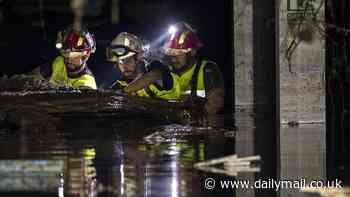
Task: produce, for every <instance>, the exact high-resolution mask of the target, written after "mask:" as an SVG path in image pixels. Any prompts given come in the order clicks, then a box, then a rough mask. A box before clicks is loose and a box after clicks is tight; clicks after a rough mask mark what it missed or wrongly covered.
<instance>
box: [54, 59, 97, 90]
mask: <svg viewBox="0 0 350 197" xmlns="http://www.w3.org/2000/svg"><path fill="white" fill-rule="evenodd" d="M49 82H50V83H53V84H57V85H66V86H70V87H73V88H79V87H89V88H91V89H94V90H96V89H97V86H96V82H95V78H94V77H93V76H91V75H89V74H84V75H82V76H80V77H77V78H69V77H68V75H67V71H66V65H65V64H64V58H63V57H62V56H58V57H57V58H56V59H55V60H54V61H53V63H52V75H51V77H50V81H49Z"/></svg>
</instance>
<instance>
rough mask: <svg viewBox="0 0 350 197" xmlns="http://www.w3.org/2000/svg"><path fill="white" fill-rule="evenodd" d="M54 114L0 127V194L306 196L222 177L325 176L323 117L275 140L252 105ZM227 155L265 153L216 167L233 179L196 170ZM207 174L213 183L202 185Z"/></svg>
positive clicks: (285, 131) (284, 130) (283, 132)
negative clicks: (124, 114)
mask: <svg viewBox="0 0 350 197" xmlns="http://www.w3.org/2000/svg"><path fill="white" fill-rule="evenodd" d="M257 117H260V118H257ZM56 118H57V119H55V118H54V119H49V120H45V121H47V122H45V124H43V122H41V124H39V123H37V122H35V121H32V120H31V119H28V120H26V119H21V120H18V121H20V124H14V122H13V120H12V121H8V122H6V124H2V125H1V129H0V142H1V143H0V177H2V178H1V181H0V196H32V195H35V196H37V195H40V196H59V197H63V196H65V197H66V196H80V197H93V196H172V197H175V196H241V197H242V196H279V195H280V196H309V195H310V194H309V193H302V192H301V191H300V189H296V188H287V189H278V190H277V189H276V188H265V189H252V188H249V189H244V188H238V189H231V188H229V189H222V188H220V185H219V184H220V183H219V182H220V181H221V180H251V181H254V180H259V179H262V180H268V179H269V178H274V177H276V176H277V172H279V175H278V176H279V177H281V179H290V180H299V179H301V178H305V179H307V180H313V179H317V180H325V179H326V174H325V171H326V165H325V161H326V158H325V150H326V147H325V129H324V125H309V126H299V127H282V129H281V132H280V139H281V141H280V142H281V144H280V147H277V146H276V144H273V143H271V142H272V141H271V139H269V138H270V137H271V133H272V129H273V128H272V127H271V125H270V124H267V122H268V121H267V119H268V118H267V117H265V116H263V115H262V116H257V115H256V114H252V113H251V112H250V111H249V110H243V111H239V112H237V113H236V115H235V120H233V116H232V115H229V116H218V117H215V118H211V119H209V121H208V122H207V123H206V124H205V125H204V126H203V125H191V126H190V125H186V124H176V123H171V122H167V123H164V124H163V125H162V124H159V122H157V121H154V120H152V119H147V118H146V117H139V118H136V117H135V119H130V118H129V119H120V117H118V118H116V117H114V116H96V115H93V116H91V115H84V116H82V115H80V117H79V116H74V117H72V116H71V115H64V116H60V117H56ZM257 119H259V121H260V123H258V122H257ZM21 125H22V126H21ZM38 125H41V127H38ZM269 132H270V133H269ZM277 149H278V150H279V151H277ZM274 150H276V152H275V151H274ZM275 153H276V154H277V155H276V154H275ZM233 154H237V155H238V157H246V156H253V155H260V156H261V158H262V159H261V161H260V162H259V163H257V164H255V165H254V166H251V165H249V166H248V167H247V166H245V167H237V166H236V167H227V166H225V163H224V165H223V164H220V165H216V166H215V167H216V169H221V170H223V171H225V170H228V171H230V173H231V174H234V177H233V176H229V175H227V174H225V173H222V172H219V173H214V172H213V170H212V171H210V170H209V171H202V170H198V169H196V168H194V164H196V163H198V162H204V161H208V160H210V159H217V158H221V157H225V156H230V155H233ZM277 158H279V160H278V159H277ZM277 161H279V166H280V167H279V169H280V170H278V168H277V167H276V166H278V165H277ZM242 165H245V164H242ZM254 167H256V168H254ZM214 170H215V169H214ZM230 173H228V174H230ZM271 173H272V174H271ZM208 178H213V179H214V180H215V181H216V187H215V188H214V189H206V188H205V181H206V180H207V179H208ZM276 190H277V192H276ZM312 195H316V194H315V193H312ZM344 195H345V196H346V194H344ZM316 196H318V195H316Z"/></svg>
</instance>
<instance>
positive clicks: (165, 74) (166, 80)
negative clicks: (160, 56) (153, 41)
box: [146, 60, 174, 90]
mask: <svg viewBox="0 0 350 197" xmlns="http://www.w3.org/2000/svg"><path fill="white" fill-rule="evenodd" d="M152 70H159V71H160V72H161V74H162V79H161V80H159V81H157V82H156V83H155V84H154V85H156V86H157V88H158V89H161V90H170V89H171V88H172V87H173V83H174V82H173V78H172V76H171V74H170V70H169V68H168V67H167V66H166V65H164V64H162V63H161V62H160V61H156V60H155V61H152V62H151V63H149V64H148V65H147V70H146V72H150V71H152Z"/></svg>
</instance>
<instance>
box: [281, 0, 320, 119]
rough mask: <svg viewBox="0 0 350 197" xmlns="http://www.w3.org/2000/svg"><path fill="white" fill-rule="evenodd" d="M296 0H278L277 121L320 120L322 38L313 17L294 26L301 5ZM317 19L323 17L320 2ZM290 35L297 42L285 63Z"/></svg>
mask: <svg viewBox="0 0 350 197" xmlns="http://www.w3.org/2000/svg"><path fill="white" fill-rule="evenodd" d="M320 2H322V0H314V3H313V4H312V6H311V7H313V8H314V10H313V11H312V10H311V11H307V14H313V13H315V12H317V11H316V10H317V8H318V6H319V5H320ZM296 3H297V1H292V0H282V1H281V5H280V20H279V21H280V23H279V25H280V110H281V112H280V115H281V122H282V123H283V122H290V121H297V122H313V121H316V122H324V121H325V86H324V80H323V78H324V71H325V70H324V69H325V41H324V38H323V37H321V36H320V34H319V30H318V29H317V28H316V25H317V23H315V22H314V21H310V22H308V21H305V22H303V23H302V24H300V28H298V25H299V21H300V20H298V18H297V17H298V16H300V15H302V14H303V12H304V10H305V8H304V7H302V6H298V5H297V4H296ZM309 18H310V17H309ZM317 20H324V6H322V7H321V9H320V11H319V14H318V19H317ZM293 29H294V30H293ZM296 29H300V31H298V30H296ZM294 32H299V35H302V36H295V35H297V34H296V33H294ZM300 32H301V34H300ZM294 38H295V40H296V41H297V42H299V41H301V42H300V44H299V45H298V46H297V48H296V49H295V51H294V53H292V56H291V61H290V65H289V62H288V60H287V59H286V58H285V55H286V52H287V49H288V47H289V46H290V43H291V42H292V41H293V40H294Z"/></svg>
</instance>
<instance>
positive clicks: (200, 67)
mask: <svg viewBox="0 0 350 197" xmlns="http://www.w3.org/2000/svg"><path fill="white" fill-rule="evenodd" d="M169 33H170V36H169V38H168V39H167V40H166V42H165V45H164V46H163V50H164V53H165V55H167V56H169V57H170V59H171V62H172V63H171V64H172V65H171V69H172V70H171V71H172V72H173V73H176V74H177V75H178V76H179V83H180V88H181V95H182V96H185V95H187V96H190V98H191V99H192V100H201V99H198V97H202V98H205V100H206V101H205V109H206V112H207V113H209V114H215V113H217V112H219V111H220V110H221V109H222V108H223V106H224V90H225V89H224V80H223V76H222V73H221V72H220V69H219V68H218V66H217V64H216V63H214V62H212V61H208V60H202V59H200V58H199V56H198V50H199V49H200V48H201V47H202V43H201V42H200V40H199V38H198V36H197V34H196V31H195V30H194V29H193V28H192V27H191V26H190V25H189V24H187V23H184V22H180V23H177V24H176V25H175V26H173V31H172V32H169Z"/></svg>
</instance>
